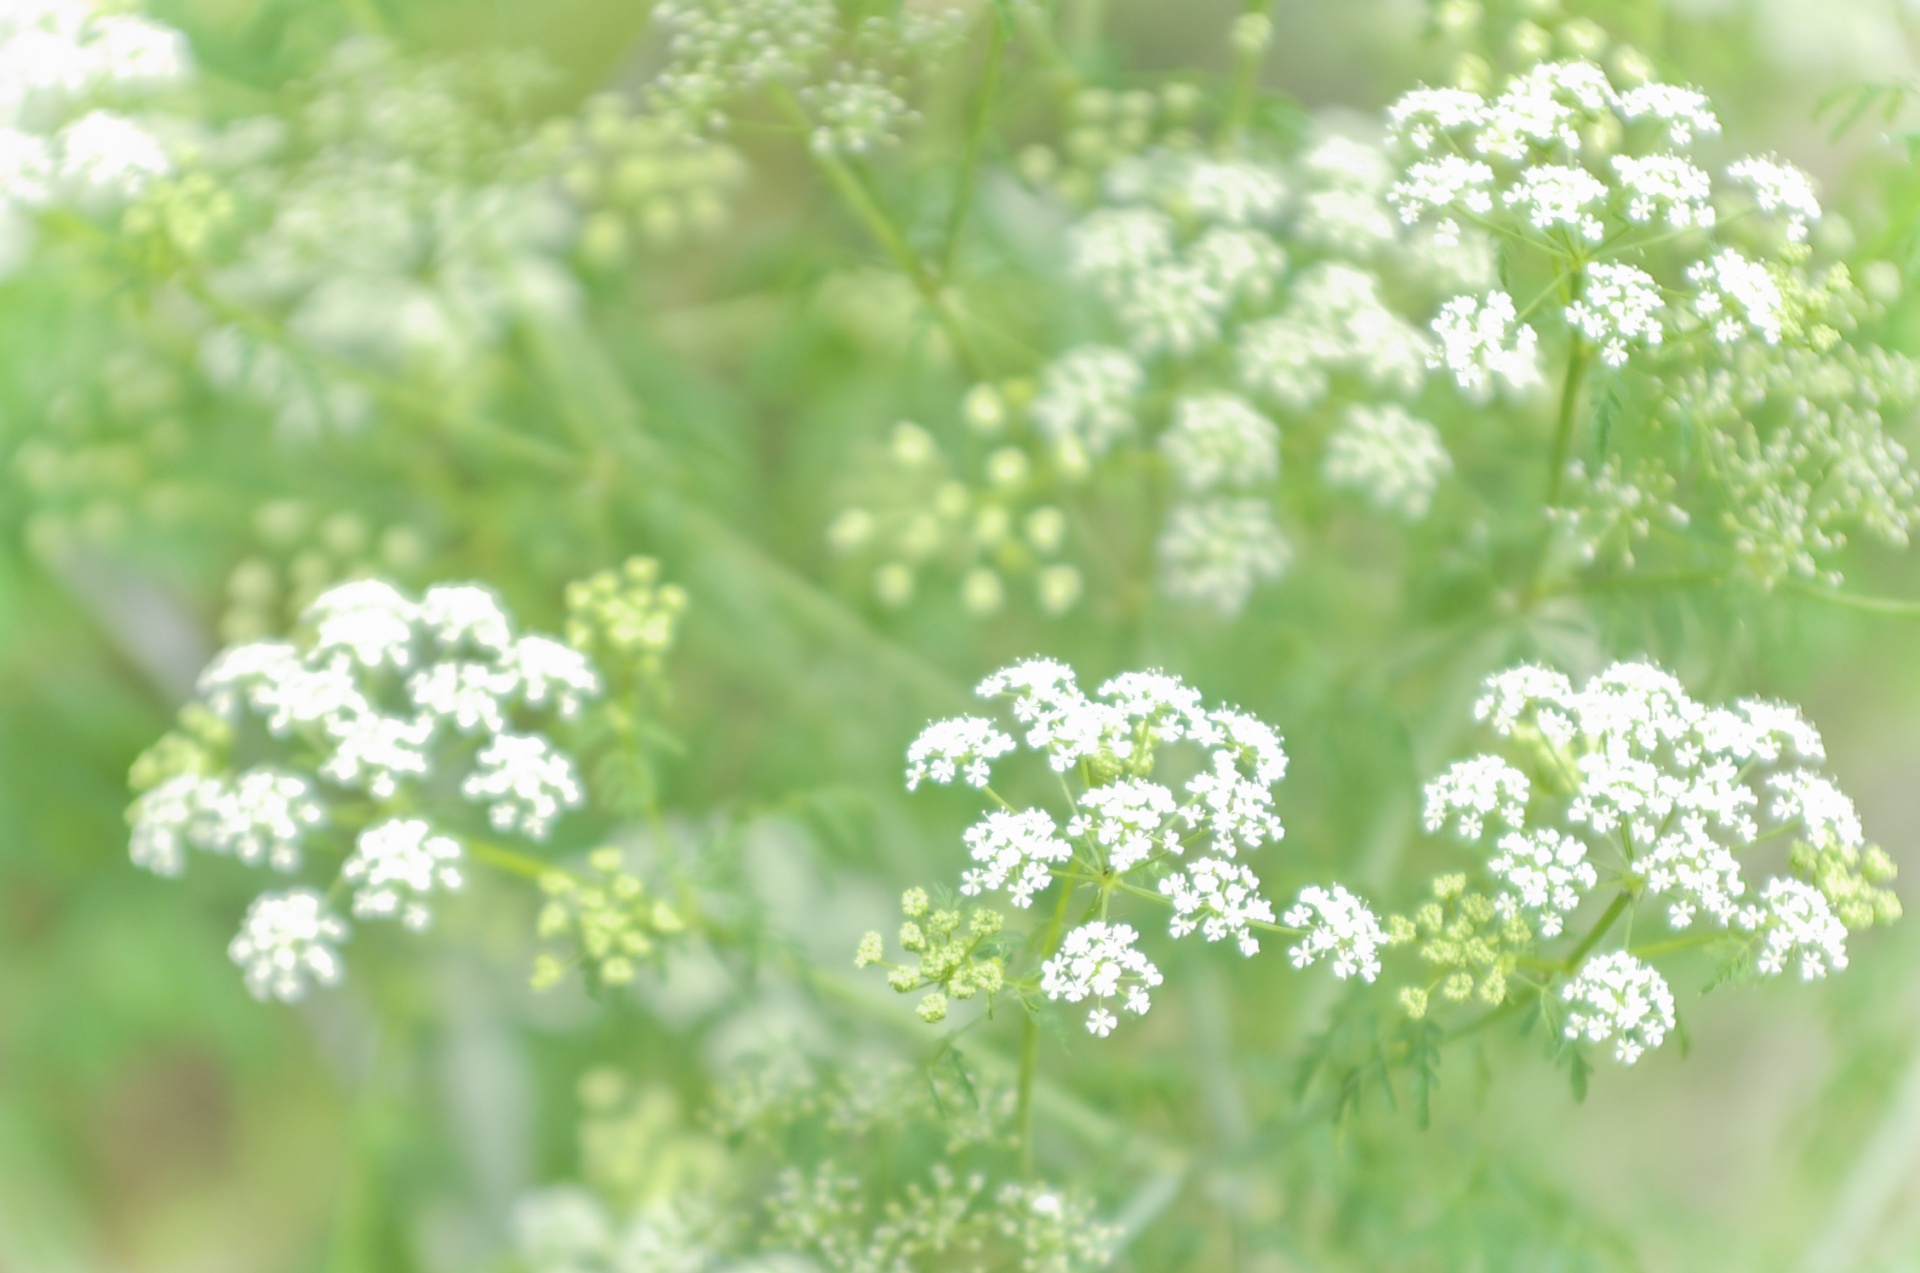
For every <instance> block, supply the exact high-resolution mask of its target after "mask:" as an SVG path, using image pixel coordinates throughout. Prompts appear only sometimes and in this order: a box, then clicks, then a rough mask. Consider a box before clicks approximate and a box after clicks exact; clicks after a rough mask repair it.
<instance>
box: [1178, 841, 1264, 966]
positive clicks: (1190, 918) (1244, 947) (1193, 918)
mask: <svg viewBox="0 0 1920 1273" xmlns="http://www.w3.org/2000/svg"><path fill="white" fill-rule="evenodd" d="M1160 892H1161V893H1163V894H1164V895H1165V896H1166V897H1167V899H1168V900H1169V901H1171V902H1172V903H1173V919H1172V922H1171V927H1170V931H1171V932H1172V933H1173V935H1174V936H1175V937H1185V936H1186V935H1187V934H1188V933H1191V932H1193V931H1194V930H1195V929H1198V930H1199V931H1200V932H1201V934H1202V935H1203V936H1205V937H1206V939H1207V940H1208V941H1220V940H1222V939H1224V938H1227V937H1232V938H1233V939H1234V941H1235V943H1236V944H1238V946H1239V947H1240V953H1241V954H1243V955H1246V956H1249V957H1251V956H1253V955H1256V954H1258V953H1260V941H1259V939H1258V938H1256V937H1255V936H1254V935H1253V932H1252V929H1251V928H1250V927H1249V925H1251V924H1254V923H1261V924H1271V923H1273V905H1272V903H1270V902H1268V901H1267V899H1266V898H1264V897H1262V896H1260V880H1259V878H1258V877H1257V876H1255V875H1254V873H1253V872H1252V871H1250V870H1248V869H1247V867H1246V866H1245V865H1244V864H1242V863H1238V862H1229V861H1226V860H1225V859H1222V858H1201V859H1200V860H1198V861H1196V862H1195V863H1193V865H1192V866H1191V867H1189V868H1187V869H1186V870H1184V871H1176V872H1174V873H1173V874H1172V875H1170V876H1168V877H1167V878H1166V879H1163V880H1161V881H1160Z"/></svg>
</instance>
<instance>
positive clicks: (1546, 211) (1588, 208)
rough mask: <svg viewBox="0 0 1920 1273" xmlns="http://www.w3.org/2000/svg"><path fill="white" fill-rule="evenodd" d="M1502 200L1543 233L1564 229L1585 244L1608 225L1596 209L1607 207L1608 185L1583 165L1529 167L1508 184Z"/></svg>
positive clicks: (1595, 239)
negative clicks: (1578, 166)
mask: <svg viewBox="0 0 1920 1273" xmlns="http://www.w3.org/2000/svg"><path fill="white" fill-rule="evenodd" d="M1501 201H1502V202H1504V203H1505V204H1506V205H1507V206H1508V207H1509V208H1513V209H1516V210H1517V211H1519V212H1520V213H1521V214H1522V215H1523V216H1525V217H1526V218H1527V222H1528V224H1530V225H1532V226H1533V228H1534V229H1536V230H1539V231H1541V232H1542V233H1546V232H1547V231H1549V230H1554V229H1565V230H1568V231H1571V232H1573V233H1576V234H1578V235H1579V236H1580V237H1581V238H1582V239H1585V240H1586V241H1587V242H1588V243H1598V242H1599V241H1600V240H1601V239H1602V238H1604V237H1606V233H1607V228H1606V226H1605V225H1604V224H1603V223H1602V222H1601V220H1600V218H1599V217H1598V216H1597V215H1595V211H1596V209H1601V208H1604V207H1605V206H1606V201H1607V187H1606V185H1605V183H1603V182H1602V181H1601V180H1600V179H1599V178H1597V177H1595V176H1594V175H1593V174H1592V173H1590V172H1588V171H1587V170H1586V169H1584V168H1572V167H1568V166H1565V165H1562V164H1541V165H1539V166H1537V167H1533V168H1528V169H1527V170H1526V171H1525V172H1523V173H1521V174H1520V184H1519V185H1517V186H1512V187H1509V188H1508V189H1507V191H1506V192H1505V193H1504V194H1503V195H1502V196H1501Z"/></svg>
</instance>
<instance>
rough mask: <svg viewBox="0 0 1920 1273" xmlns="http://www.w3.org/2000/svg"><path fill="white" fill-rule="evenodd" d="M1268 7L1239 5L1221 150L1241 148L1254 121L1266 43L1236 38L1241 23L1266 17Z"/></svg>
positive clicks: (1250, 2)
mask: <svg viewBox="0 0 1920 1273" xmlns="http://www.w3.org/2000/svg"><path fill="white" fill-rule="evenodd" d="M1267 5H1268V0H1245V3H1243V4H1242V5H1241V6H1240V16H1239V18H1238V19H1236V20H1235V22H1234V36H1235V46H1234V50H1233V85H1232V87H1231V88H1229V89H1228V90H1227V93H1228V96H1227V110H1226V114H1225V115H1224V116H1223V117H1222V118H1221V121H1220V136H1219V141H1218V146H1219V148H1220V149H1221V150H1230V149H1232V148H1233V147H1234V146H1236V145H1238V144H1239V142H1240V139H1241V137H1243V136H1245V134H1246V131H1247V126H1248V125H1249V124H1251V123H1252V122H1253V108H1254V106H1255V104H1256V103H1257V101H1258V98H1259V88H1260V67H1261V64H1262V63H1263V62H1265V61H1266V55H1267V41H1266V40H1260V41H1257V42H1256V41H1253V40H1247V41H1244V42H1242V41H1240V40H1239V39H1238V38H1237V37H1238V35H1239V28H1240V24H1241V23H1242V22H1250V21H1251V20H1252V19H1254V18H1257V17H1260V16H1262V15H1264V13H1265V12H1266V9H1267Z"/></svg>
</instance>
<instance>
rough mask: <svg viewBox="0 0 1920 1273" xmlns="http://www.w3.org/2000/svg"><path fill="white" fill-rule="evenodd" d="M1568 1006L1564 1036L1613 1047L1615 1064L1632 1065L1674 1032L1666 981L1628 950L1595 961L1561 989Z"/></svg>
mask: <svg viewBox="0 0 1920 1273" xmlns="http://www.w3.org/2000/svg"><path fill="white" fill-rule="evenodd" d="M1560 997H1561V998H1562V999H1564V1000H1566V1001H1567V1020H1566V1025H1565V1026H1564V1027H1563V1029H1562V1033H1563V1034H1564V1035H1565V1036H1566V1037H1567V1038H1569V1039H1584V1040H1585V1041H1587V1042H1588V1043H1605V1042H1607V1041H1608V1040H1612V1041H1613V1059H1614V1060H1616V1061H1618V1062H1620V1064H1622V1065H1632V1064H1633V1063H1634V1062H1635V1061H1638V1060H1639V1059H1640V1058H1641V1056H1642V1055H1643V1054H1645V1053H1647V1052H1651V1051H1653V1050H1654V1049H1655V1048H1658V1047H1659V1046H1660V1045H1661V1044H1662V1043H1663V1042H1665V1041H1666V1037H1667V1031H1669V1030H1671V1029H1673V1022H1674V1015H1673V991H1672V990H1670V989H1668V987H1667V982H1666V979H1665V978H1664V977H1662V976H1661V975H1660V974H1659V973H1657V972H1655V971H1654V970H1653V969H1652V968H1650V967H1648V966H1647V965H1646V964H1644V963H1642V962H1641V961H1640V960H1638V959H1635V958H1634V957H1633V956H1632V955H1629V954H1628V953H1627V952H1626V951H1624V950H1614V951H1609V952H1607V953H1606V954H1604V955H1595V956H1593V957H1592V958H1591V959H1589V960H1587V962H1586V963H1585V964H1583V965H1582V966H1581V968H1580V972H1579V975H1577V976H1576V977H1574V978H1573V980H1571V981H1569V982H1568V983H1567V984H1566V985H1564V986H1562V987H1561V988H1560Z"/></svg>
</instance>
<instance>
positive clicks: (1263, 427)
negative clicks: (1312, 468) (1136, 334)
mask: <svg viewBox="0 0 1920 1273" xmlns="http://www.w3.org/2000/svg"><path fill="white" fill-rule="evenodd" d="M1160 450H1161V452H1162V453H1163V454H1164V455H1165V456H1166V457H1167V464H1168V466H1169V467H1170V468H1172V470H1173V475H1174V480H1175V481H1176V482H1178V483H1179V484H1180V486H1181V487H1182V488H1184V489H1185V490H1188V491H1195V492H1199V491H1211V490H1215V489H1217V488H1219V487H1222V486H1230V487H1258V486H1260V485H1262V484H1263V483H1267V482H1272V481H1273V480H1274V479H1275V478H1277V477H1279V476H1280V428H1279V426H1278V425H1276V424H1274V422H1273V421H1271V420H1269V419H1267V417H1265V416H1264V415H1261V414H1260V413H1259V412H1258V411H1256V410H1254V408H1253V405H1252V404H1251V403H1249V402H1247V401H1246V399H1244V398H1241V397H1239V396H1237V395H1235V394H1230V393H1207V394H1191V395H1189V396H1187V397H1183V398H1181V399H1180V400H1179V401H1178V402H1176V403H1174V405H1173V423H1172V424H1171V425H1169V426H1168V427H1167V430H1166V432H1164V433H1162V434H1161V435H1160Z"/></svg>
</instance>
